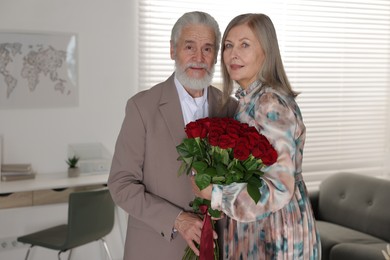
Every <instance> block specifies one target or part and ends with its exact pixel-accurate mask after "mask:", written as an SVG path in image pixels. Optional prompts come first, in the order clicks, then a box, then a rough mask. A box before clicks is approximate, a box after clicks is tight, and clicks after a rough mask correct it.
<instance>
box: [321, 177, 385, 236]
mask: <svg viewBox="0 0 390 260" xmlns="http://www.w3.org/2000/svg"><path fill="white" fill-rule="evenodd" d="M388 198H390V181H389V180H385V179H379V178H375V177H369V176H363V175H359V174H352V173H337V174H334V175H332V176H330V177H328V178H327V179H325V180H324V181H323V182H322V183H321V185H320V191H319V198H318V199H319V203H318V220H323V221H328V222H331V223H335V224H338V225H340V226H344V227H348V228H351V229H354V230H357V231H361V232H363V233H367V234H370V235H372V236H375V237H378V238H381V239H384V240H387V241H390V232H387V231H388V230H390V221H389V219H390V210H389V206H388V202H387V201H388ZM323 232H326V231H323ZM321 235H322V234H321Z"/></svg>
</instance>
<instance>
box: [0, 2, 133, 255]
mask: <svg viewBox="0 0 390 260" xmlns="http://www.w3.org/2000/svg"><path fill="white" fill-rule="evenodd" d="M136 4H137V1H134V0H116V1H111V0H82V1H79V0H1V1H0V31H31V32H66V33H69V32H72V33H76V34H77V35H78V41H79V42H78V43H79V48H78V54H79V55H78V61H79V70H78V74H79V105H78V106H77V107H72V108H50V109H12V110H0V135H1V136H3V162H6V163H27V162H28V163H31V164H32V165H33V168H34V169H35V170H36V171H37V172H38V174H40V173H48V174H50V173H55V172H63V171H66V169H67V165H66V163H65V160H66V157H67V152H68V151H67V149H68V144H72V143H90V142H101V143H102V144H103V145H104V146H105V147H107V149H108V150H109V151H110V152H111V153H113V151H114V145H115V141H116V137H117V135H118V132H119V129H120V126H121V123H122V120H123V116H124V109H125V103H126V100H127V99H128V98H129V97H130V96H132V95H134V94H135V93H136V92H137V70H136V66H137V47H136V46H137V45H136V38H135V37H134V35H136V33H137V30H136V19H137V11H136V8H137V7H136ZM1 77H2V76H1V75H0V81H2V80H3V79H2V78H1ZM0 95H5V86H4V85H3V84H0ZM122 215H123V214H122ZM65 218H66V205H64V204H60V205H52V206H42V207H27V208H17V209H9V210H1V211H0V239H1V238H6V237H14V236H18V235H21V234H25V233H27V232H32V231H36V230H38V229H40V228H44V227H47V226H48V225H52V224H58V223H61V222H63V221H65ZM119 222H121V223H116V226H115V228H114V231H113V233H112V234H110V236H109V237H108V238H107V242H108V244H109V247H111V249H112V250H113V251H114V253H113V252H112V253H113V257H114V259H121V257H122V253H123V241H122V239H123V237H121V234H120V233H121V232H123V230H125V228H126V227H125V226H123V223H125V221H119ZM85 250H87V251H89V252H85ZM97 250H98V251H97ZM99 250H100V247H99V244H97V243H95V244H91V245H88V246H86V247H85V248H83V249H82V248H80V249H78V250H77V251H76V252H75V255H74V258H75V259H87V258H89V259H99V257H98V256H99V255H101V254H100V253H99V252H100V251H99ZM25 252H26V248H20V249H15V250H10V251H1V252H0V259H22V258H23V257H24V254H25ZM34 255H35V256H36V257H35V259H37V258H38V259H48V258H52V259H53V258H56V256H55V255H56V253H55V252H53V251H44V249H40V250H37V251H35V253H34ZM102 259H103V258H102Z"/></svg>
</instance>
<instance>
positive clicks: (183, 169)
mask: <svg viewBox="0 0 390 260" xmlns="http://www.w3.org/2000/svg"><path fill="white" fill-rule="evenodd" d="M187 167H188V165H187V164H186V163H185V162H182V163H181V164H180V168H179V170H178V171H177V176H181V175H182V174H183V173H187V169H188V168H187Z"/></svg>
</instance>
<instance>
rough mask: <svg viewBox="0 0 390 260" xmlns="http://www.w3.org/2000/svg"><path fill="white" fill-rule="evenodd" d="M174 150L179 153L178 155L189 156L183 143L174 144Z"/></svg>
mask: <svg viewBox="0 0 390 260" xmlns="http://www.w3.org/2000/svg"><path fill="white" fill-rule="evenodd" d="M176 150H177V152H178V153H179V155H180V157H188V156H189V152H188V149H187V146H186V145H185V144H184V143H181V144H179V145H178V146H176Z"/></svg>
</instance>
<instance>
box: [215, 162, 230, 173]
mask: <svg viewBox="0 0 390 260" xmlns="http://www.w3.org/2000/svg"><path fill="white" fill-rule="evenodd" d="M216 170H217V175H218V176H225V174H226V173H227V172H228V170H227V168H226V166H225V165H223V164H222V163H218V164H217V167H216Z"/></svg>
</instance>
